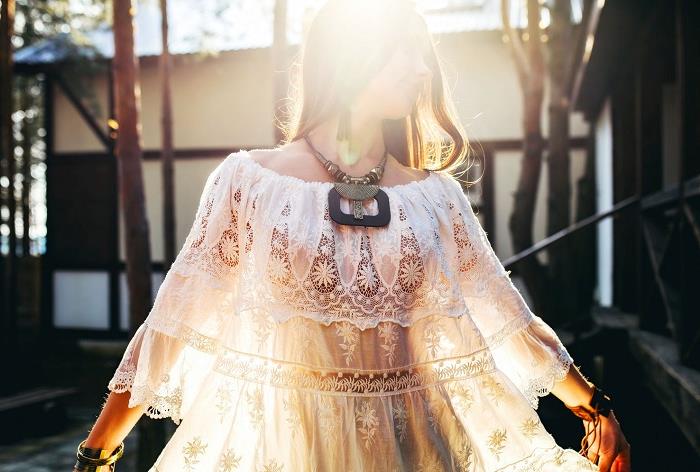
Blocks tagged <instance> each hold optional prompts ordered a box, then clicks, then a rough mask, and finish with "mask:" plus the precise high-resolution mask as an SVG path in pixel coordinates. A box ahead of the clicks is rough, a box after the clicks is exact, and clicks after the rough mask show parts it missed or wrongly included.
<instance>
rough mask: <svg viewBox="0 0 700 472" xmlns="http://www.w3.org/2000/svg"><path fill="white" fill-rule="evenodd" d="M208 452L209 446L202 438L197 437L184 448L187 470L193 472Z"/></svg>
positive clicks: (183, 453) (183, 454)
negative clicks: (202, 456) (201, 457)
mask: <svg viewBox="0 0 700 472" xmlns="http://www.w3.org/2000/svg"><path fill="white" fill-rule="evenodd" d="M206 450H207V444H206V443H205V442H203V441H202V438H200V437H199V436H196V437H195V438H193V439H192V440H191V441H190V442H188V443H187V444H186V445H185V446H184V447H183V448H182V456H183V459H184V462H185V468H186V470H193V467H194V466H195V465H197V464H198V463H199V460H200V457H199V456H201V455H202V454H204V452H205V451H206Z"/></svg>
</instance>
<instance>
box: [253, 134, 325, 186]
mask: <svg viewBox="0 0 700 472" xmlns="http://www.w3.org/2000/svg"><path fill="white" fill-rule="evenodd" d="M246 153H247V157H248V158H249V159H250V160H251V161H253V162H254V163H256V164H258V165H259V166H260V167H263V168H264V169H267V170H269V171H272V172H274V173H275V174H279V175H282V176H290V177H293V178H296V179H300V180H305V181H310V182H318V181H327V182H331V179H330V176H329V175H328V173H327V172H326V170H325V169H324V168H323V167H322V166H321V165H319V164H320V163H319V162H318V159H317V158H316V156H314V155H313V154H311V153H310V152H309V151H308V150H307V149H306V148H305V146H304V145H303V144H302V143H301V142H300V141H292V142H289V143H285V144H280V145H279V146H276V147H274V148H269V149H251V150H249V151H246Z"/></svg>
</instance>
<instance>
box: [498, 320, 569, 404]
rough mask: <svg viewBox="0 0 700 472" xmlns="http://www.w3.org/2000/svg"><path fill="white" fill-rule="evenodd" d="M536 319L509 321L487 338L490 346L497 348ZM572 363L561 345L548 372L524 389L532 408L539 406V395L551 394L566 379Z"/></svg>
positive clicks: (531, 381)
mask: <svg viewBox="0 0 700 472" xmlns="http://www.w3.org/2000/svg"><path fill="white" fill-rule="evenodd" d="M534 321H535V318H534V317H533V316H531V315H530V316H525V317H522V316H521V317H518V318H515V319H513V320H511V321H509V322H508V323H506V324H505V326H504V327H503V328H501V329H500V330H498V331H497V332H496V333H494V334H492V335H491V336H489V337H488V338H487V339H486V344H487V346H488V348H489V349H495V348H497V347H498V346H500V345H501V344H503V343H504V342H505V341H506V339H508V338H509V337H510V336H513V335H515V334H518V333H520V332H522V331H524V330H526V329H527V328H528V327H529V326H530V325H531V324H532V323H533V322H534ZM571 364H573V359H572V358H571V356H570V355H569V353H568V352H567V350H566V349H565V348H564V347H563V346H559V347H558V348H557V356H556V359H554V360H553V362H552V363H551V364H550V366H549V368H548V369H547V372H546V374H545V375H542V376H540V377H537V378H534V379H532V380H530V381H529V382H528V384H527V387H525V390H524V391H523V395H525V398H527V401H528V402H529V403H530V405H531V406H532V408H534V409H535V410H536V409H537V408H538V406H539V397H544V396H547V395H549V394H550V392H551V391H552V389H553V388H554V385H555V384H556V383H557V382H560V381H561V380H564V378H565V377H566V374H567V373H568V372H569V369H570V367H571Z"/></svg>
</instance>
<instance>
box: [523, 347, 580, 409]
mask: <svg viewBox="0 0 700 472" xmlns="http://www.w3.org/2000/svg"><path fill="white" fill-rule="evenodd" d="M573 363H574V361H573V360H572V359H571V357H570V356H569V354H568V352H566V351H564V350H561V349H560V350H559V351H558V352H557V361H556V362H555V363H554V364H552V365H551V366H550V368H549V370H548V371H547V374H546V375H543V376H542V377H538V378H536V379H533V380H531V381H530V383H529V384H528V386H527V388H526V389H525V393H524V395H525V398H527V401H528V402H529V403H530V405H531V406H532V408H533V409H535V410H536V409H537V408H538V407H539V403H540V397H545V396H547V395H549V394H550V393H551V392H552V390H553V389H554V386H555V385H556V384H557V383H558V382H561V381H562V380H564V378H565V377H566V375H567V374H568V373H569V369H571V365H572V364H573Z"/></svg>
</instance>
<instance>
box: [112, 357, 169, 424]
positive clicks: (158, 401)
mask: <svg viewBox="0 0 700 472" xmlns="http://www.w3.org/2000/svg"><path fill="white" fill-rule="evenodd" d="M129 373H131V383H127V382H124V377H122V376H121V375H119V376H115V377H114V378H113V379H112V380H110V381H109V383H108V384H107V389H108V390H109V391H111V392H114V393H125V392H130V396H129V403H128V407H129V408H134V407H136V406H139V405H142V406H143V408H144V411H143V413H144V414H145V415H146V416H148V417H149V418H152V419H156V420H160V419H164V418H170V419H171V420H172V421H173V423H175V424H177V425H179V424H180V421H181V420H182V417H181V415H180V407H181V406H182V392H181V391H180V390H179V389H177V390H175V391H173V392H172V393H171V394H170V395H158V394H156V393H155V392H154V391H153V390H151V389H149V388H147V387H145V386H140V387H134V385H133V379H134V375H133V374H135V370H134V371H132V372H127V375H128V374H129ZM120 374H121V373H120Z"/></svg>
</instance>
